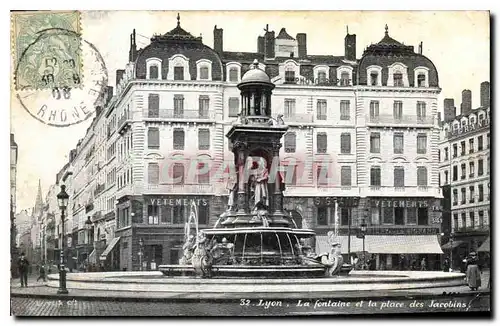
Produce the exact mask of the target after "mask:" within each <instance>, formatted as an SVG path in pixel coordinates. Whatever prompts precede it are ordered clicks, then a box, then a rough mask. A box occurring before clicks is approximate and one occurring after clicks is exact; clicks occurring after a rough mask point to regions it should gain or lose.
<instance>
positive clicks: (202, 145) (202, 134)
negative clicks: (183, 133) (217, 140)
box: [198, 129, 210, 150]
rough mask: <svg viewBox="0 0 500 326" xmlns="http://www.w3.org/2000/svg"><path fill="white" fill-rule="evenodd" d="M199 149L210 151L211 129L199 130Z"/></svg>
mask: <svg viewBox="0 0 500 326" xmlns="http://www.w3.org/2000/svg"><path fill="white" fill-rule="evenodd" d="M198 149H199V150H209V149H210V129H198Z"/></svg>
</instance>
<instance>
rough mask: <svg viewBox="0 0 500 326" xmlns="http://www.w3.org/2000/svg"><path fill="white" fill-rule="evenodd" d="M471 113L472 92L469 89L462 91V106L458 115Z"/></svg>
mask: <svg viewBox="0 0 500 326" xmlns="http://www.w3.org/2000/svg"><path fill="white" fill-rule="evenodd" d="M470 111H472V92H471V91H470V90H469V89H464V90H463V91H462V104H460V114H469V112H470Z"/></svg>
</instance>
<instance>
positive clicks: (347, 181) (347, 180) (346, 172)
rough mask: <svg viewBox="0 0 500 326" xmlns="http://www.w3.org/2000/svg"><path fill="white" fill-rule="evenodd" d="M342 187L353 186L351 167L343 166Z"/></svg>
mask: <svg viewBox="0 0 500 326" xmlns="http://www.w3.org/2000/svg"><path fill="white" fill-rule="evenodd" d="M340 178H341V180H340V185H341V186H350V185H351V181H352V178H351V167H350V166H343V167H341V169H340Z"/></svg>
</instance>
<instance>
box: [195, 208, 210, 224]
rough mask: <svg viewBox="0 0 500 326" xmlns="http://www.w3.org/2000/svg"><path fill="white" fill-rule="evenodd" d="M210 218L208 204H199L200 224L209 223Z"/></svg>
mask: <svg viewBox="0 0 500 326" xmlns="http://www.w3.org/2000/svg"><path fill="white" fill-rule="evenodd" d="M209 220H210V210H209V207H208V205H199V206H198V224H200V225H207V224H208V223H209Z"/></svg>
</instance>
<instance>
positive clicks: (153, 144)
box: [148, 128, 160, 149]
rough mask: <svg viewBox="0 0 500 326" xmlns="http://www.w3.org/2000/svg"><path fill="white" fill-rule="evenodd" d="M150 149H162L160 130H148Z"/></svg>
mask: <svg viewBox="0 0 500 326" xmlns="http://www.w3.org/2000/svg"><path fill="white" fill-rule="evenodd" d="M148 148H151V149H158V148H160V130H159V129H158V128H149V129H148Z"/></svg>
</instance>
